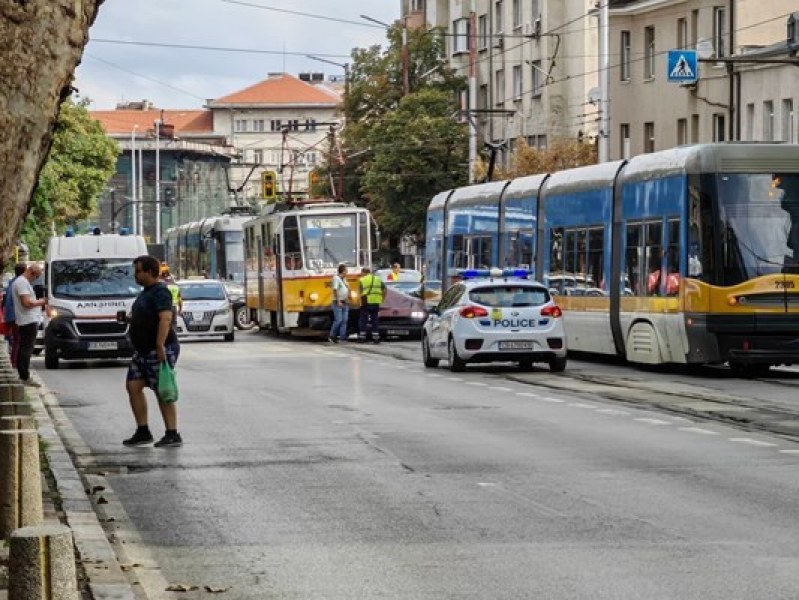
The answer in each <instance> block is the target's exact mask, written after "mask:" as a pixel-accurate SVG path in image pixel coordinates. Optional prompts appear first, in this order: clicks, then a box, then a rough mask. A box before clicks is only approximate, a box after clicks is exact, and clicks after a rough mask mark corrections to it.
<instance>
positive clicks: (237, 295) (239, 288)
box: [225, 281, 254, 329]
mask: <svg viewBox="0 0 799 600" xmlns="http://www.w3.org/2000/svg"><path fill="white" fill-rule="evenodd" d="M225 291H226V292H227V295H228V298H230V306H231V307H232V308H233V323H234V324H235V325H236V329H251V328H252V326H253V325H254V323H253V322H252V321H251V320H250V312H249V311H248V310H247V296H246V295H245V292H244V286H243V285H241V284H240V283H236V282H235V281H226V282H225Z"/></svg>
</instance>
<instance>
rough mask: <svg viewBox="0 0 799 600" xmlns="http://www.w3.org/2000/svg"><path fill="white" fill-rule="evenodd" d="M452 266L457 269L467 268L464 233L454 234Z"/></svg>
mask: <svg viewBox="0 0 799 600" xmlns="http://www.w3.org/2000/svg"><path fill="white" fill-rule="evenodd" d="M452 267H453V268H455V269H465V268H466V260H465V256H464V252H463V235H460V234H454V235H453V236H452Z"/></svg>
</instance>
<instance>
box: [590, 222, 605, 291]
mask: <svg viewBox="0 0 799 600" xmlns="http://www.w3.org/2000/svg"><path fill="white" fill-rule="evenodd" d="M604 261H605V230H604V229H599V228H597V229H589V230H588V271H587V273H586V286H587V287H596V286H597V285H602V282H604V272H603V270H602V267H603V263H604ZM603 289H605V291H607V288H606V287H605V286H604V285H603Z"/></svg>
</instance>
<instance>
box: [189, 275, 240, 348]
mask: <svg viewBox="0 0 799 600" xmlns="http://www.w3.org/2000/svg"><path fill="white" fill-rule="evenodd" d="M177 284H178V287H180V295H181V296H182V297H183V310H182V312H180V313H179V314H178V316H177V332H178V337H180V338H183V337H213V336H220V335H221V336H224V338H225V341H226V342H232V341H233V340H234V339H235V333H234V330H233V308H232V307H231V305H230V299H229V298H228V295H227V292H226V291H225V288H224V286H223V285H222V283H221V282H219V281H216V280H215V279H187V280H183V281H178V282H177Z"/></svg>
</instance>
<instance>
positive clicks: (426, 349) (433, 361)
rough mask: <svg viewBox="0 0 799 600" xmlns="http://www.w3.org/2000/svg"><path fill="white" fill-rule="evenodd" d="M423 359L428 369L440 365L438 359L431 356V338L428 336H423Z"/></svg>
mask: <svg viewBox="0 0 799 600" xmlns="http://www.w3.org/2000/svg"><path fill="white" fill-rule="evenodd" d="M422 361H423V362H424V366H425V367H427V368H428V369H435V368H436V367H437V366H438V359H437V358H433V357H432V356H430V340H428V339H427V336H426V335H424V336H422Z"/></svg>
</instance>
